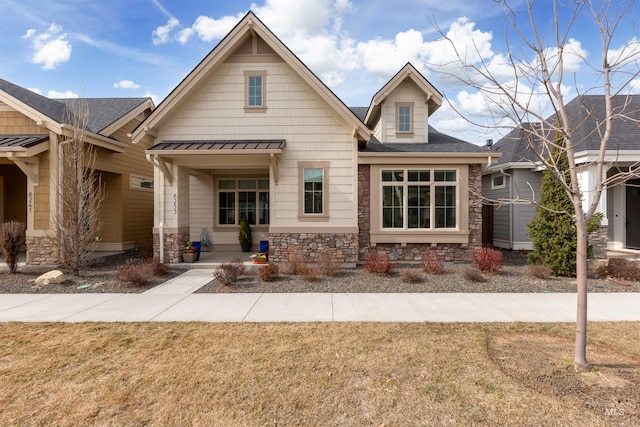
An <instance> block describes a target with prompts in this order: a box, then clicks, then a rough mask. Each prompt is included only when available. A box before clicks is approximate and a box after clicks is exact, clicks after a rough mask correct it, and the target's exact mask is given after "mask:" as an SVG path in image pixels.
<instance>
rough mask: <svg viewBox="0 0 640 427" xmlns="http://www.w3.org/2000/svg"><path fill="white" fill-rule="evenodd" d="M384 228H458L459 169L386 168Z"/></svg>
mask: <svg viewBox="0 0 640 427" xmlns="http://www.w3.org/2000/svg"><path fill="white" fill-rule="evenodd" d="M381 172H382V176H381V183H382V199H381V200H382V228H383V229H425V230H433V229H445V228H449V229H455V228H458V211H459V209H458V171H456V170H450V169H446V170H441V169H390V170H382V171H381Z"/></svg>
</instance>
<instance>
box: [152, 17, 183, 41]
mask: <svg viewBox="0 0 640 427" xmlns="http://www.w3.org/2000/svg"><path fill="white" fill-rule="evenodd" d="M179 24H180V21H178V20H177V19H176V18H169V20H168V21H167V25H161V26H159V27H157V28H156V29H155V30H153V33H152V34H151V41H152V42H153V44H154V45H156V46H158V45H161V44H164V43H168V42H169V41H170V37H171V31H173V29H174V28H176V27H177V26H178V25H179Z"/></svg>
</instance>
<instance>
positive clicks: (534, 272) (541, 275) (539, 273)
mask: <svg viewBox="0 0 640 427" xmlns="http://www.w3.org/2000/svg"><path fill="white" fill-rule="evenodd" d="M551 273H552V271H551V269H550V268H549V267H545V266H544V265H535V264H530V265H529V276H531V277H534V278H536V279H543V280H547V279H548V278H549V277H551Z"/></svg>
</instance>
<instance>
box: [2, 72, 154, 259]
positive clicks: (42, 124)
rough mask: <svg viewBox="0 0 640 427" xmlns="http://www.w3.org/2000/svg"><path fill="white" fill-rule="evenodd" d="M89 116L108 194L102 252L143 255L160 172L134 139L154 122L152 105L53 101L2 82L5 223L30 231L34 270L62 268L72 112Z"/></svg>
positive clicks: (29, 253) (88, 135)
mask: <svg viewBox="0 0 640 427" xmlns="http://www.w3.org/2000/svg"><path fill="white" fill-rule="evenodd" d="M75 102H82V103H84V105H85V106H86V108H87V109H88V119H87V124H86V129H85V131H86V139H85V140H86V141H87V142H88V143H90V144H92V145H93V146H94V147H95V149H96V164H95V167H96V172H97V173H98V174H99V182H100V183H101V184H102V185H103V186H104V189H105V199H104V201H103V202H102V205H101V209H100V217H101V218H102V221H103V226H102V233H101V236H100V243H99V246H98V250H99V251H120V250H123V249H129V248H133V247H141V246H142V245H143V244H144V243H145V242H146V241H148V240H150V237H151V236H150V230H151V227H152V225H153V224H152V221H153V211H152V209H153V167H152V165H151V164H150V163H149V162H147V161H146V159H145V155H144V152H143V150H142V148H141V147H139V146H135V145H133V144H132V143H131V138H130V137H128V136H127V134H128V133H130V132H131V131H133V129H134V128H135V127H136V126H137V125H138V124H139V123H140V122H142V120H143V119H144V118H145V117H146V116H148V115H149V113H150V112H151V111H152V110H153V108H154V106H153V103H152V102H151V100H150V99H148V98H122V99H120V98H118V99H114V98H105V99H96V98H91V99H80V100H77V99H76V100H54V99H49V98H46V97H43V96H41V95H38V94H36V93H34V92H32V91H30V90H27V89H25V88H22V87H20V86H17V85H15V84H12V83H10V82H7V81H5V80H2V79H0V222H5V221H10V220H13V221H20V222H23V223H25V224H26V234H27V262H28V263H30V264H56V263H57V262H58V256H57V251H56V248H55V245H54V244H52V238H53V234H52V223H53V222H54V220H55V218H56V213H57V209H58V207H59V206H60V205H61V204H60V203H59V202H60V201H59V200H58V191H56V189H57V188H58V187H57V180H58V178H59V174H58V169H59V164H60V163H59V156H58V153H59V151H60V150H59V147H60V144H63V143H64V141H65V140H66V139H68V138H70V137H71V135H72V134H73V126H74V124H75V123H74V121H75V120H74V119H73V109H74V108H75V107H74V104H73V103H75Z"/></svg>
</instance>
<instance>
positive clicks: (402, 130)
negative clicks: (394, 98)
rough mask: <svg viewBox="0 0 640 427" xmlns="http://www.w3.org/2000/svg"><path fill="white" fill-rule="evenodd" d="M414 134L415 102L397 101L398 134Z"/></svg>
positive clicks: (399, 135) (402, 135)
mask: <svg viewBox="0 0 640 427" xmlns="http://www.w3.org/2000/svg"><path fill="white" fill-rule="evenodd" d="M412 135H413V102H397V103H396V136H398V137H410V136H412Z"/></svg>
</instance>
